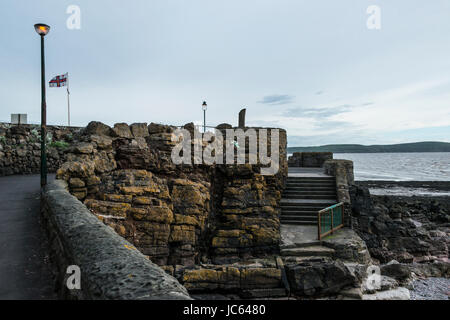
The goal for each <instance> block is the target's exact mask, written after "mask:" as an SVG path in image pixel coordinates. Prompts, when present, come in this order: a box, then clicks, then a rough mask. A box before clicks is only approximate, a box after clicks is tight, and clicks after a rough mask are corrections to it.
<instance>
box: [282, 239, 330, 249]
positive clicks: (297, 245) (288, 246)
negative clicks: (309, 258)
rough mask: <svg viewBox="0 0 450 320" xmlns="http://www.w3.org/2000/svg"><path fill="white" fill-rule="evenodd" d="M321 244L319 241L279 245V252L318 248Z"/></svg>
mask: <svg viewBox="0 0 450 320" xmlns="http://www.w3.org/2000/svg"><path fill="white" fill-rule="evenodd" d="M320 245H322V243H321V242H320V241H319V240H314V241H308V242H302V243H291V244H282V245H280V250H283V249H295V248H305V247H311V246H320Z"/></svg>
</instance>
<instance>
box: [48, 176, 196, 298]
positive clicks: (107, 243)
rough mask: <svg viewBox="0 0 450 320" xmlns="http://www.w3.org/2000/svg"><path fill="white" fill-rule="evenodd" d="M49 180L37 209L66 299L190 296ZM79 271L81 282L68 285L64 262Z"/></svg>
mask: <svg viewBox="0 0 450 320" xmlns="http://www.w3.org/2000/svg"><path fill="white" fill-rule="evenodd" d="M66 188H67V184H66V183H65V182H64V181H61V180H56V181H54V182H51V183H50V184H49V185H48V186H47V187H46V188H45V190H44V191H43V192H42V195H41V199H42V200H41V201H42V204H41V214H42V221H43V226H44V228H45V230H46V232H47V235H48V239H49V242H50V249H51V260H52V262H53V264H54V267H55V270H56V288H57V291H58V294H59V296H60V297H61V298H65V299H100V300H105V299H106V300H109V299H114V300H124V299H127V300H128V299H132V300H152V299H190V297H189V295H188V293H187V291H186V289H185V288H184V287H183V286H182V285H180V283H179V282H178V281H177V280H176V279H175V278H173V277H172V276H170V275H168V274H167V273H166V272H164V270H162V269H161V268H159V267H158V266H157V265H155V264H153V263H152V262H151V261H150V260H149V259H148V258H147V257H146V256H144V255H143V254H142V253H141V252H139V250H137V249H136V247H135V246H133V245H132V244H131V243H129V242H128V241H126V240H125V239H124V238H122V237H120V236H119V235H118V234H117V233H115V232H114V231H113V229H111V228H110V227H108V226H106V225H105V224H103V223H102V222H101V221H100V220H99V219H98V218H97V217H95V216H94V215H92V213H91V212H90V211H89V210H88V209H87V208H86V207H85V206H84V205H83V204H82V203H81V202H80V201H78V200H77V199H76V198H75V197H74V196H72V195H71V194H70V193H69V192H68V191H67V190H66ZM71 265H76V266H78V267H79V268H80V271H81V288H80V289H71V290H69V289H67V286H66V281H67V277H68V274H66V269H67V267H68V266H71Z"/></svg>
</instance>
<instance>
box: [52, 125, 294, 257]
mask: <svg viewBox="0 0 450 320" xmlns="http://www.w3.org/2000/svg"><path fill="white" fill-rule="evenodd" d="M185 128H186V129H187V130H191V131H192V130H195V128H194V127H193V125H192V124H191V125H187V126H185ZM174 129H175V127H171V126H166V125H159V124H154V123H151V124H150V125H148V126H147V124H145V123H139V124H132V125H127V124H125V123H120V124H116V125H115V126H114V127H113V128H110V127H108V126H106V125H104V124H102V123H98V122H92V123H90V124H89V125H88V126H87V127H86V128H85V129H83V130H82V131H81V132H80V133H79V134H77V135H76V136H75V137H74V139H75V143H74V144H73V146H72V147H71V148H69V149H68V150H67V156H66V157H67V160H68V161H67V162H65V163H64V164H63V165H62V166H61V168H60V169H59V170H58V172H57V177H58V178H59V179H63V180H65V181H67V182H68V184H69V188H70V192H71V193H72V194H73V195H75V196H76V197H77V198H78V199H80V200H81V201H83V202H84V204H85V205H86V206H87V207H88V208H89V209H90V210H91V211H92V212H93V213H94V214H95V215H97V217H98V218H99V219H101V220H103V221H104V222H105V223H106V224H108V225H110V226H111V227H113V228H114V229H115V230H116V232H117V233H118V234H120V235H121V236H123V237H124V238H125V239H127V240H128V241H130V242H131V243H133V244H134V245H135V246H136V247H137V248H138V249H139V250H140V251H141V252H142V253H143V254H145V255H147V256H149V257H150V258H151V260H152V261H153V262H155V263H157V264H159V265H172V266H175V265H185V266H193V265H195V264H199V263H231V262H234V261H238V260H241V259H245V258H250V257H259V256H264V255H270V254H272V253H276V252H278V250H279V248H278V245H279V241H280V233H279V226H280V223H279V214H280V208H279V201H280V199H281V191H282V188H283V185H284V181H285V179H286V176H287V161H286V132H285V131H284V130H280V140H281V141H280V158H281V159H280V167H281V168H280V170H279V172H278V173H277V174H276V175H274V176H263V175H261V174H260V173H259V169H260V167H261V165H249V164H245V165H212V166H208V165H203V164H200V165H185V164H180V165H175V164H174V163H173V162H172V160H171V151H172V148H173V147H174V145H175V143H174V142H172V136H173V131H174ZM256 130H258V128H256ZM192 143H194V142H192Z"/></svg>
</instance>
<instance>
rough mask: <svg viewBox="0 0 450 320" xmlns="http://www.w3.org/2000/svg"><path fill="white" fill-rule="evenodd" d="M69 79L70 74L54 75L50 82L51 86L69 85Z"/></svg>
mask: <svg viewBox="0 0 450 320" xmlns="http://www.w3.org/2000/svg"><path fill="white" fill-rule="evenodd" d="M68 79H69V74H68V73H66V74H63V75H60V76H56V77H54V78H53V79H52V80H50V82H49V86H50V87H51V88H52V87H64V86H66V85H67V80H68Z"/></svg>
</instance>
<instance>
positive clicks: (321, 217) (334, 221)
mask: <svg viewBox="0 0 450 320" xmlns="http://www.w3.org/2000/svg"><path fill="white" fill-rule="evenodd" d="M317 220H318V232H317V233H318V237H319V240H322V238H323V237H325V236H327V235H329V234H330V233H333V232H334V231H336V230H338V229H340V228H342V227H343V226H344V203H343V202H339V203H337V204H334V205H332V206H329V207H327V208H325V209H322V210H320V211H319V212H318V214H317Z"/></svg>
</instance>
